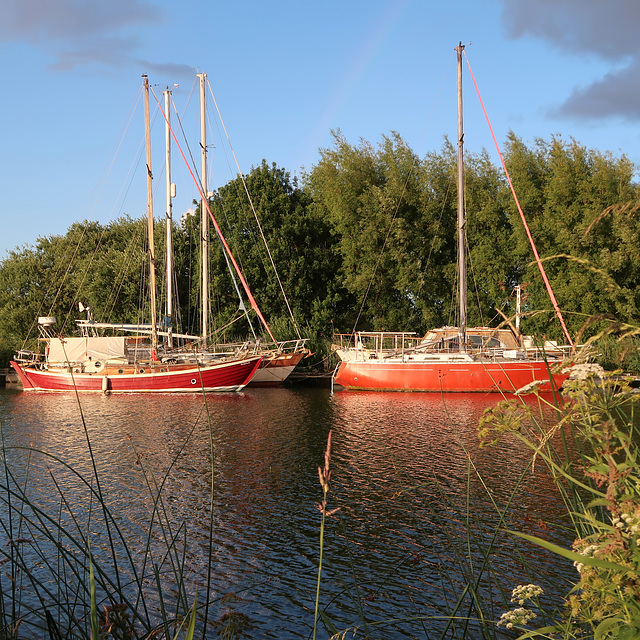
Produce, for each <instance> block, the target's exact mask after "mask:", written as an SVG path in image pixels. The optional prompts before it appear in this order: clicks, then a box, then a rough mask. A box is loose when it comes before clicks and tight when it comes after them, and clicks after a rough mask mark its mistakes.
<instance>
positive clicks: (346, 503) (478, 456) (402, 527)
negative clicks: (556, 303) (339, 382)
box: [0, 388, 570, 639]
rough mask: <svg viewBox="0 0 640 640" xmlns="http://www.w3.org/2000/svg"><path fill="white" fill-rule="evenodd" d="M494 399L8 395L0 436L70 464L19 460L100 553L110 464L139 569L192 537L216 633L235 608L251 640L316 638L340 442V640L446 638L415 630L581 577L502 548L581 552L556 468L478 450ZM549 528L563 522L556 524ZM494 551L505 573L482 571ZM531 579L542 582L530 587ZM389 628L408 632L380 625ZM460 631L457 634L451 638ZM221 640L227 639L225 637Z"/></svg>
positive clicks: (335, 537) (543, 558) (327, 582)
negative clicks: (518, 536) (564, 530)
mask: <svg viewBox="0 0 640 640" xmlns="http://www.w3.org/2000/svg"><path fill="white" fill-rule="evenodd" d="M495 401H496V398H495V397H493V396H478V395H475V394H474V395H468V396H467V395H455V396H446V397H445V401H444V402H443V398H442V397H440V396H438V395H436V394H388V393H387V394H385V393H368V392H361V393H347V392H344V393H336V394H334V395H331V394H330V393H329V391H327V390H324V389H285V388H283V389H257V390H246V391H245V392H243V393H241V394H212V395H210V396H208V397H207V401H206V402H205V401H204V400H203V398H202V397H200V396H189V395H184V396H182V395H181V396H175V395H166V396H156V395H135V396H134V395H132V396H100V395H96V396H83V397H82V398H81V404H80V407H79V406H78V403H77V400H76V399H75V397H73V396H72V395H71V394H68V395H67V394H46V393H42V394H38V393H34V394H31V393H23V394H20V393H13V392H9V391H5V392H2V393H1V394H0V424H1V425H2V430H3V436H4V439H5V443H6V444H7V445H17V446H21V447H29V448H32V449H33V450H40V451H44V452H48V453H51V454H53V455H55V457H56V458H57V459H59V461H60V462H57V461H56V460H55V459H53V458H51V457H43V456H40V455H35V454H34V453H31V455H30V462H29V465H28V467H27V464H26V460H27V455H28V452H27V451H26V450H20V451H15V450H12V451H9V452H8V454H7V458H6V459H7V467H10V468H11V469H12V471H14V472H15V473H16V478H17V481H18V482H20V481H22V482H26V481H27V471H26V469H27V468H28V470H29V471H28V474H29V478H28V480H29V483H30V487H31V489H30V496H31V497H32V499H34V500H38V502H39V503H40V504H42V505H43V508H45V509H51V510H54V511H55V510H56V509H57V510H58V513H59V512H60V497H59V493H58V492H57V491H56V490H55V487H52V483H53V482H57V483H58V484H59V485H60V486H62V487H63V488H64V494H65V496H69V497H70V504H69V506H68V511H69V512H74V513H73V518H71V516H70V515H65V516H64V517H65V518H67V520H69V521H70V522H73V519H74V518H75V521H76V524H75V526H76V528H77V530H78V531H80V530H82V527H83V526H85V525H86V524H87V522H88V521H90V524H91V531H92V535H93V536H95V537H96V539H97V541H98V542H97V543H96V544H100V543H103V542H104V540H105V535H104V531H101V530H100V528H99V523H100V522H101V520H100V517H99V514H98V513H96V512H92V515H91V516H89V515H88V513H89V505H91V504H95V499H93V500H94V501H93V503H92V498H91V492H90V487H89V486H87V485H85V484H83V482H82V481H80V480H79V478H78V476H75V475H74V472H75V473H77V474H78V475H79V476H80V477H82V478H85V479H87V478H89V479H91V478H93V477H94V475H93V473H94V472H93V465H94V463H95V465H96V469H97V477H98V479H99V481H100V489H101V491H102V492H103V494H104V497H105V501H106V504H107V505H108V507H109V509H110V510H111V513H112V514H114V517H115V518H116V519H117V523H118V526H119V527H120V528H121V531H122V535H123V537H124V538H125V539H126V540H127V543H128V545H129V546H130V547H131V548H132V549H134V550H135V553H134V561H135V562H136V563H139V564H140V563H143V562H145V561H146V562H149V556H153V559H154V561H156V562H158V561H159V558H161V552H162V545H163V544H166V542H165V538H164V537H163V531H167V530H169V531H171V532H172V533H174V534H175V533H176V532H178V531H179V530H180V527H185V529H186V531H187V540H188V544H187V546H186V548H185V549H181V553H183V554H184V555H183V556H182V557H181V561H182V562H183V563H184V565H185V566H186V568H187V570H188V572H189V574H190V576H191V578H192V580H193V582H194V584H196V585H198V586H199V587H200V588H202V585H203V584H204V583H205V582H206V580H207V579H208V578H207V576H208V575H210V576H211V581H212V587H213V589H212V597H213V600H214V602H213V606H212V609H211V612H210V621H211V622H215V621H216V620H220V619H221V618H222V616H223V615H224V614H225V613H228V611H229V606H230V605H229V594H233V605H232V606H233V610H234V611H236V612H241V613H243V614H245V615H246V616H247V617H248V619H249V620H250V622H251V624H252V630H251V633H250V637H252V638H278V639H286V638H307V637H309V632H310V629H311V628H312V624H313V606H314V598H315V581H316V577H317V562H318V533H319V521H320V514H319V512H318V510H317V507H316V504H317V502H318V501H319V500H320V497H321V491H320V487H319V483H318V478H317V466H318V465H319V464H321V463H322V460H323V455H324V448H325V444H326V439H327V435H328V432H329V430H333V452H332V463H331V466H332V474H333V475H332V491H331V494H330V498H329V500H330V504H329V506H330V507H338V506H339V507H340V511H339V512H338V513H337V514H336V515H335V516H334V517H333V518H331V520H330V522H329V523H328V525H327V531H326V539H325V545H326V546H325V561H326V565H325V567H326V570H325V573H324V577H323V585H322V603H323V607H324V609H325V611H326V614H327V615H328V616H329V617H330V618H331V619H332V620H334V621H335V622H336V624H337V625H338V627H339V628H344V627H346V626H349V625H357V626H360V627H363V624H364V626H365V627H367V628H368V629H369V632H370V634H371V637H374V638H389V637H430V635H432V634H436V632H438V630H442V629H443V628H444V626H443V623H442V622H438V621H435V620H428V621H426V622H425V621H423V622H420V621H415V620H413V621H412V620H408V618H410V617H411V616H426V615H429V616H437V615H443V614H448V613H450V612H451V611H452V610H453V608H454V605H455V602H456V601H457V600H458V598H459V597H460V595H461V594H462V592H463V589H464V585H465V584H466V583H468V582H470V583H473V584H478V585H479V586H480V587H481V589H480V593H481V597H482V599H483V606H486V607H487V609H486V610H487V611H489V612H491V610H492V607H494V608H495V618H496V619H497V618H498V617H499V615H500V613H501V612H502V611H503V610H504V604H503V602H502V597H503V596H502V594H501V592H500V587H502V588H503V589H504V590H505V592H507V593H508V594H510V590H511V588H512V587H513V586H515V585H516V584H518V583H521V582H529V581H538V582H542V583H543V586H545V587H546V588H547V589H548V590H549V589H550V590H551V591H553V590H554V589H555V590H556V591H557V592H558V591H559V592H563V591H562V589H563V588H562V584H561V576H562V575H563V573H564V572H565V571H570V569H569V568H567V567H566V565H565V564H564V563H563V562H561V561H559V560H557V559H555V558H552V557H550V556H548V555H547V554H545V553H543V552H542V551H541V550H540V549H538V548H536V547H533V546H527V545H524V544H521V543H514V542H513V540H512V539H511V538H509V537H508V536H507V535H504V534H500V535H499V536H498V537H497V538H496V537H495V531H496V528H497V527H499V526H501V527H505V528H514V529H520V530H522V529H526V530H528V531H533V532H534V533H538V534H540V535H544V536H546V537H549V538H550V539H553V540H554V541H557V542H562V543H565V544H566V543H567V542H569V541H568V540H566V539H563V537H562V534H561V533H560V530H559V528H558V526H557V524H558V523H559V522H561V519H560V514H561V513H562V511H563V510H562V505H561V503H560V501H559V498H558V496H557V494H556V491H555V488H554V486H553V483H552V482H551V480H550V478H549V477H548V476H547V475H546V474H545V473H544V472H543V470H542V468H541V467H539V469H538V470H537V471H536V473H531V472H530V471H529V472H526V469H527V465H528V463H529V461H530V454H529V452H527V451H526V450H523V448H522V447H521V445H519V444H518V442H517V441H516V440H515V439H505V440H504V441H503V442H502V443H501V444H500V445H499V446H497V447H492V448H489V449H481V448H480V447H479V445H478V441H477V437H476V426H477V423H478V418H479V416H480V415H481V413H482V411H483V410H484V409H485V408H486V407H488V406H492V405H493V404H495ZM83 420H84V422H83ZM91 453H92V454H93V456H91ZM65 465H68V467H66V466H65ZM212 469H213V474H212ZM523 473H524V476H523ZM518 482H521V487H520V489H518V490H517V491H516V492H515V494H514V487H515V486H516V485H517V483H518ZM92 486H93V489H94V490H95V488H96V483H95V482H93V485H92ZM158 495H160V496H161V501H160V502H158ZM211 505H212V506H213V508H211ZM507 506H508V509H507V510H506V513H505V518H504V521H501V519H500V514H501V512H502V511H503V510H505V509H506V508H507ZM5 509H6V505H5ZM63 511H65V509H63ZM152 518H153V519H154V522H158V520H160V521H161V522H162V523H164V524H163V526H164V527H165V529H163V528H162V527H161V526H158V525H155V526H154V528H153V531H152V534H151V536H150V539H151V542H150V543H149V544H150V545H151V548H150V552H149V553H145V552H144V549H145V544H146V543H145V542H144V541H145V540H146V539H147V537H148V536H149V527H150V525H149V523H150V521H151V519H152ZM550 519H551V520H554V521H555V524H554V523H551V524H550V525H547V524H545V522H547V521H549V520H550ZM85 532H86V530H85ZM0 542H1V541H0ZM101 548H102V550H103V553H105V555H106V554H107V552H108V550H105V545H104V544H102V547H101ZM209 549H211V551H212V561H211V565H209V561H208V556H209V554H208V551H209ZM489 549H490V550H491V557H490V565H491V568H492V570H493V571H494V572H495V575H493V574H491V573H490V572H488V571H487V570H486V569H487V567H485V566H483V563H484V554H485V553H486V552H487V550H489ZM123 555H124V554H123ZM522 560H524V564H523V562H522ZM123 562H124V564H126V562H125V561H123ZM527 564H528V565H530V567H533V568H535V570H536V572H537V573H538V574H539V575H537V576H535V578H534V576H530V575H528V572H529V569H528V568H527V566H526V565H527ZM147 568H149V565H147ZM496 576H497V577H496ZM167 580H169V582H170V577H169V578H167ZM501 581H503V582H501ZM167 588H168V589H171V588H173V587H167ZM194 590H195V588H191V590H190V593H193V592H194ZM470 607H471V602H470V600H469V599H468V598H467V599H463V607H462V609H461V610H459V611H458V615H461V616H465V615H468V614H470V613H471V614H472V613H473V611H472V609H471V608H470ZM389 618H407V620H406V621H405V622H398V623H395V624H394V625H393V626H392V627H390V628H389V627H384V628H381V629H377V630H376V629H375V628H371V627H370V626H368V625H371V623H372V622H374V621H381V620H387V619H389ZM476 629H477V628H476ZM476 632H477V633H478V634H479V633H481V630H480V629H477V631H476ZM462 634H463V630H461V629H459V628H455V629H453V630H450V631H449V632H448V636H447V637H462ZM209 636H210V637H215V636H216V631H215V628H214V627H213V626H210V627H209ZM471 637H473V635H472V636H471ZM478 637H479V636H478Z"/></svg>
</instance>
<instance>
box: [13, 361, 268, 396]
mask: <svg viewBox="0 0 640 640" xmlns="http://www.w3.org/2000/svg"><path fill="white" fill-rule="evenodd" d="M261 361H262V358H261V357H259V356H257V357H254V358H246V359H243V360H231V361H228V362H220V363H215V364H212V365H207V366H202V367H194V366H193V365H161V364H160V363H158V364H155V365H153V366H150V365H147V366H146V368H145V369H143V371H144V372H143V373H140V369H138V371H137V372H134V368H132V367H127V368H126V370H125V369H121V371H123V373H119V372H118V371H117V370H115V369H114V370H111V369H108V370H105V371H104V372H100V373H70V372H69V371H64V370H59V371H56V370H46V369H39V368H37V367H35V366H28V365H25V364H20V363H17V362H12V363H11V366H12V367H13V368H14V369H15V370H16V373H17V374H18V377H19V378H20V381H21V382H22V386H23V388H24V389H25V390H36V391H74V390H77V391H96V392H112V393H132V392H133V393H143V392H146V393H149V392H156V393H171V392H198V391H239V390H240V389H242V388H243V387H244V386H246V385H247V383H248V382H249V380H251V378H252V376H253V375H254V374H255V372H256V370H257V369H258V367H259V365H260V362H261Z"/></svg>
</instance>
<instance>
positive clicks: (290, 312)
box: [209, 84, 302, 341]
mask: <svg viewBox="0 0 640 640" xmlns="http://www.w3.org/2000/svg"><path fill="white" fill-rule="evenodd" d="M209 92H210V93H211V97H212V98H213V104H215V106H216V112H217V113H218V118H220V123H221V125H222V129H223V131H224V134H225V136H226V138H227V142H228V143H229V149H230V150H231V154H232V155H233V159H234V161H235V163H236V167H237V169H238V175H239V176H240V179H241V180H242V185H243V186H244V190H245V193H246V194H247V198H248V199H249V204H250V206H251V211H252V212H253V216H254V218H255V220H256V224H257V225H258V229H259V231H260V236H261V237H262V241H263V242H264V246H265V248H266V251H267V255H268V256H269V260H270V261H271V266H272V267H273V272H274V273H275V276H276V280H277V281H278V285H279V287H280V291H281V292H282V297H283V298H284V302H285V304H286V305H287V310H288V311H289V315H290V316H291V322H292V323H293V327H294V329H295V331H296V335H297V336H298V339H299V340H301V339H302V336H301V335H300V330H299V329H298V324H297V323H296V319H295V317H294V315H293V311H292V310H291V306H290V304H289V299H288V298H287V294H286V293H285V290H284V287H283V286H282V281H281V280H280V274H279V273H278V270H277V269H276V264H275V262H274V260H273V256H272V255H271V251H270V250H269V245H268V244H267V239H266V238H265V235H264V232H263V230H262V225H261V224H260V220H259V219H258V214H257V213H256V210H255V207H254V206H253V200H252V198H251V194H250V193H249V189H248V188H247V184H246V182H245V180H244V175H243V174H242V171H240V164H239V163H238V158H237V157H236V152H235V150H234V148H233V145H232V144H231V140H230V139H229V134H228V133H227V127H226V126H225V124H224V120H223V119H222V114H221V113H220V109H219V108H218V102H217V101H216V97H215V95H214V94H213V91H212V89H211V85H210V84H209ZM267 331H269V328H268V327H267ZM269 335H271V331H269ZM271 338H272V339H273V340H274V341H275V338H273V336H271Z"/></svg>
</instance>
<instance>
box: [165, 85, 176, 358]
mask: <svg viewBox="0 0 640 640" xmlns="http://www.w3.org/2000/svg"><path fill="white" fill-rule="evenodd" d="M170 103H171V91H169V88H168V87H167V90H166V91H164V113H165V125H164V142H165V165H166V175H167V192H166V196H167V199H166V212H165V225H166V231H167V322H168V324H169V326H168V327H167V346H168V347H172V346H173V336H172V333H173V204H172V198H174V197H175V185H174V184H172V183H171V125H170V120H169V119H170V118H171V113H170V106H171V104H170Z"/></svg>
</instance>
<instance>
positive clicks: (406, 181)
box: [351, 54, 453, 335]
mask: <svg viewBox="0 0 640 640" xmlns="http://www.w3.org/2000/svg"><path fill="white" fill-rule="evenodd" d="M452 60H453V54H451V57H450V58H449V64H448V65H447V70H446V71H445V73H444V76H443V78H442V81H441V83H440V88H439V89H438V93H437V95H436V99H435V101H434V104H433V106H432V108H431V113H430V114H429V118H428V119H427V124H426V125H425V128H424V131H423V133H422V138H421V140H420V145H419V148H421V147H422V145H423V143H424V139H425V137H426V134H427V130H428V129H429V128H430V124H431V119H432V117H433V112H434V110H435V106H436V104H437V103H438V100H439V99H440V96H441V94H442V90H443V87H444V82H445V79H446V78H447V75H448V73H449V69H450V67H451V61H452ZM417 162H418V156H417V155H414V157H413V162H412V164H411V168H410V169H409V172H408V174H407V177H406V179H405V182H404V185H403V187H402V193H401V194H400V197H399V198H398V202H397V204H396V208H395V211H394V214H393V217H392V218H391V222H390V224H389V228H388V229H387V233H386V235H385V238H384V242H383V243H382V248H381V249H380V252H379V254H378V258H377V259H376V263H375V265H374V267H373V273H372V274H371V278H370V279H369V284H368V286H367V290H366V291H365V294H364V297H363V299H362V304H361V305H360V309H359V311H358V315H357V316H356V320H355V322H354V324H353V330H352V331H351V333H352V335H355V332H356V328H357V326H358V323H359V322H360V317H361V316H362V313H363V311H364V306H365V304H366V301H367V298H368V296H369V292H370V291H371V287H372V286H373V280H374V278H375V275H376V273H377V271H378V267H379V266H380V262H381V260H382V256H383V254H384V252H385V249H386V246H387V242H388V240H389V237H390V236H391V230H392V228H393V224H394V222H395V221H396V219H397V217H398V213H399V211H400V205H401V204H402V200H403V198H404V194H405V192H406V190H407V185H408V184H409V178H410V177H411V175H412V174H413V171H414V169H415V166H416V164H417Z"/></svg>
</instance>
